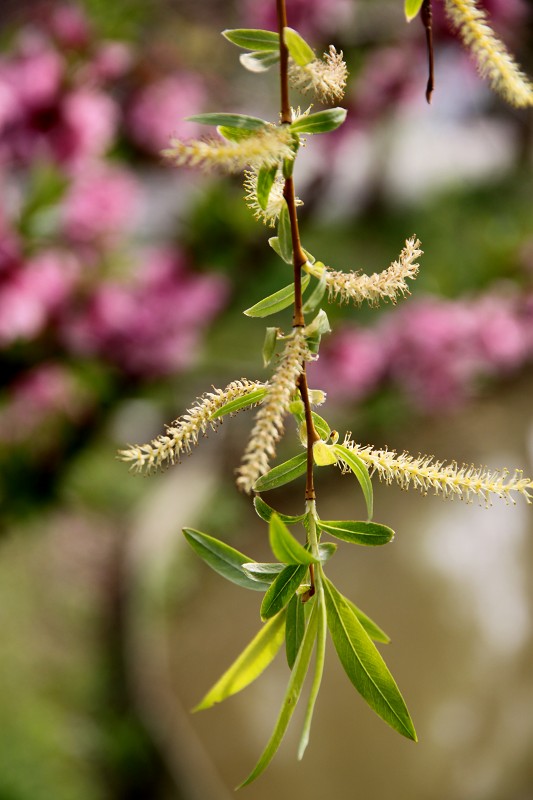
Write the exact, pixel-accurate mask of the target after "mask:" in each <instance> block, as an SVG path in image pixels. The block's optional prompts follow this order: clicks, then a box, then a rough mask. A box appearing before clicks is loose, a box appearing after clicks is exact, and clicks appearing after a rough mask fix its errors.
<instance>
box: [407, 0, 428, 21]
mask: <svg viewBox="0 0 533 800" xmlns="http://www.w3.org/2000/svg"><path fill="white" fill-rule="evenodd" d="M423 2H424V0H404V12H405V18H406V20H407V22H411V20H412V19H414V18H415V17H416V16H418V13H419V12H420V9H421V8H422V3H423Z"/></svg>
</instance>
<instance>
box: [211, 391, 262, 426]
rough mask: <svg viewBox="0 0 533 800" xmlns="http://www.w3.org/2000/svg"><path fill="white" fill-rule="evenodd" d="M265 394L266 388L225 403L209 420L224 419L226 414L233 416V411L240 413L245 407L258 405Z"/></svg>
mask: <svg viewBox="0 0 533 800" xmlns="http://www.w3.org/2000/svg"><path fill="white" fill-rule="evenodd" d="M267 392H268V389H267V387H266V386H265V387H264V388H262V389H253V390H252V391H250V392H248V394H245V395H243V396H242V397H237V398H236V399H235V400H230V401H229V403H226V404H225V405H223V406H222V407H221V408H219V409H218V410H217V411H215V412H214V413H213V414H211V416H210V417H209V419H219V417H225V416H226V414H233V413H234V412H235V411H240V410H241V408H247V406H253V405H255V404H256V403H260V402H261V400H263V399H264V398H265V397H266V394H267Z"/></svg>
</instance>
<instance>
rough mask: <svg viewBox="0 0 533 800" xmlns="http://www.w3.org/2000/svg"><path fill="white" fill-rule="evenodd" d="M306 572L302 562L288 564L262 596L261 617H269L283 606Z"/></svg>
mask: <svg viewBox="0 0 533 800" xmlns="http://www.w3.org/2000/svg"><path fill="white" fill-rule="evenodd" d="M306 572H307V567H306V566H305V565H304V564H289V566H288V567H285V569H284V570H282V571H281V572H280V574H279V575H278V577H277V578H276V579H275V581H274V582H273V583H272V584H271V585H270V587H269V588H268V590H267V593H266V594H265V596H264V597H263V602H262V603H261V619H270V617H273V616H274V615H275V614H277V613H278V612H279V611H281V609H282V608H285V606H286V605H287V603H288V602H289V600H290V599H291V597H292V596H293V594H295V592H296V591H297V589H298V587H299V586H300V584H301V582H302V581H303V579H304V577H305V574H306ZM249 580H251V578H249ZM256 583H257V582H256Z"/></svg>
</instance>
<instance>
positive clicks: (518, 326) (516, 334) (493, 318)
mask: <svg viewBox="0 0 533 800" xmlns="http://www.w3.org/2000/svg"><path fill="white" fill-rule="evenodd" d="M521 302H522V301H520V300H519V298H518V297H516V296H514V297H513V296H510V297H506V296H498V295H495V294H492V295H488V296H486V297H483V298H482V299H481V300H480V301H478V302H477V303H476V304H475V306H474V308H473V313H474V315H475V317H476V323H477V326H478V331H479V333H478V340H479V348H480V354H481V357H482V358H483V359H484V360H485V363H486V368H487V370H488V371H491V372H495V373H496V374H498V373H499V372H508V371H512V370H515V369H517V368H518V367H520V366H522V364H523V363H524V361H525V360H526V359H527V358H528V356H530V355H531V352H530V350H529V348H530V343H528V341H527V335H526V331H525V329H524V324H523V320H522V318H521V317H522V314H521V308H520V306H521Z"/></svg>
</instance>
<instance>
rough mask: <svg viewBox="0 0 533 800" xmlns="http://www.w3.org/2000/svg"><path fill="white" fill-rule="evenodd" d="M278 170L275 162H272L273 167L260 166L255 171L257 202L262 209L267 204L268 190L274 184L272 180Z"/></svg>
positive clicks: (274, 178)
mask: <svg viewBox="0 0 533 800" xmlns="http://www.w3.org/2000/svg"><path fill="white" fill-rule="evenodd" d="M277 172H278V166H277V164H274V166H273V167H261V169H260V170H259V172H258V173H257V189H256V194H257V202H258V203H259V205H260V206H261V208H262V209H263V211H264V210H265V209H266V207H267V205H268V198H269V197H270V190H271V189H272V186H273V185H274V181H275V180H276V174H277Z"/></svg>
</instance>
